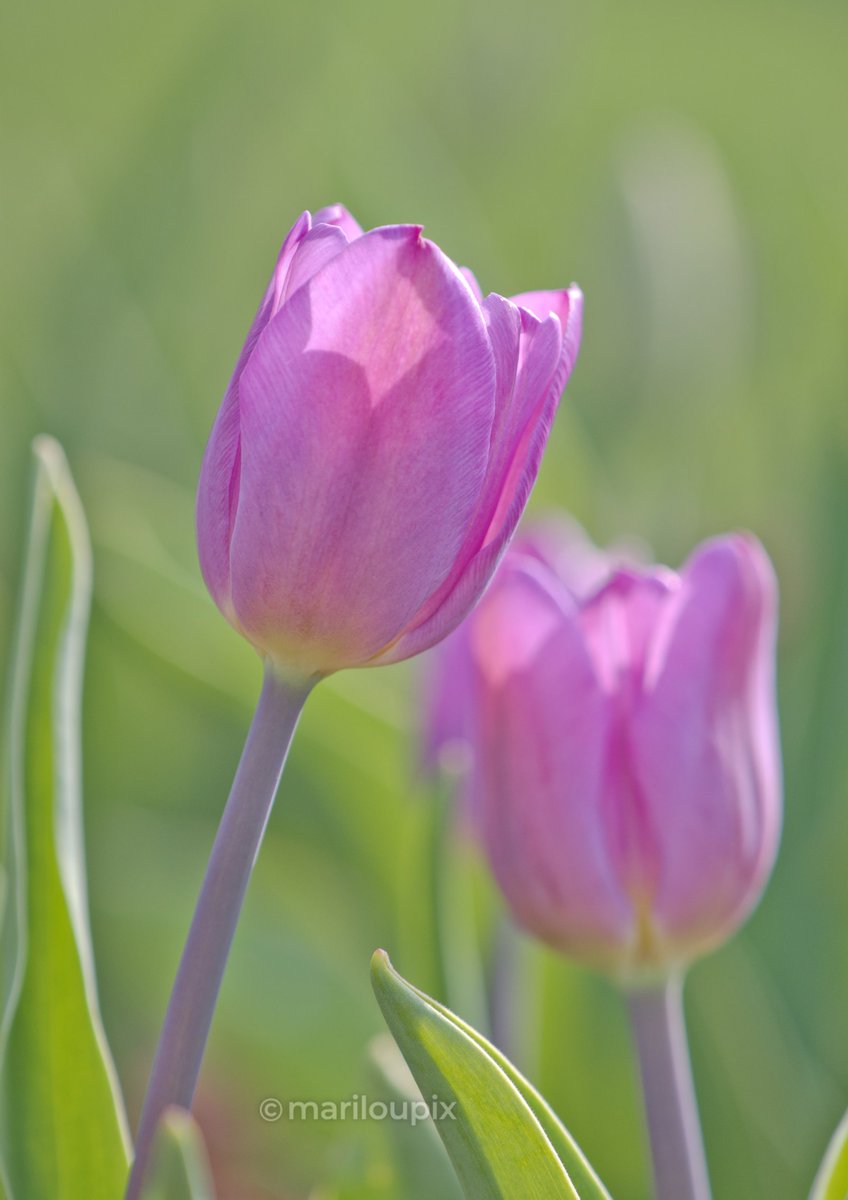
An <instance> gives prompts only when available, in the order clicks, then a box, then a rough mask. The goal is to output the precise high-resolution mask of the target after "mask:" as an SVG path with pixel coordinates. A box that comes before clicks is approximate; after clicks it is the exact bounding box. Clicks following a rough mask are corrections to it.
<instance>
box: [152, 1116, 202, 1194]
mask: <svg viewBox="0 0 848 1200" xmlns="http://www.w3.org/2000/svg"><path fill="white" fill-rule="evenodd" d="M213 1197H214V1192H213V1189H212V1177H211V1175H210V1172H209V1163H208V1160H207V1158H206V1149H205V1147H204V1145H203V1138H202V1136H201V1134H200V1130H199V1129H198V1127H197V1125H196V1124H195V1122H194V1121H193V1120H192V1118H191V1115H190V1114H189V1113H187V1112H186V1111H185V1110H184V1109H181V1108H170V1109H168V1111H167V1112H166V1113H165V1115H164V1116H163V1117H162V1120H161V1122H160V1123H159V1129H158V1131H157V1134H156V1142H155V1144H154V1147H153V1156H152V1159H151V1165H150V1175H149V1178H148V1181H147V1183H146V1184H145V1187H144V1191H143V1192H142V1200H213Z"/></svg>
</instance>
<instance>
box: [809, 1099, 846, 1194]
mask: <svg viewBox="0 0 848 1200" xmlns="http://www.w3.org/2000/svg"><path fill="white" fill-rule="evenodd" d="M810 1200H848V1113H846V1114H845V1116H844V1117H843V1118H842V1122H841V1124H840V1126H839V1128H838V1129H837V1130H836V1133H835V1134H834V1135H833V1137H832V1139H831V1142H830V1145H829V1146H828V1148H827V1153H826V1154H825V1156H824V1159H823V1161H822V1165H821V1166H820V1167H819V1173H818V1175H816V1179H815V1183H814V1184H813V1190H812V1192H810Z"/></svg>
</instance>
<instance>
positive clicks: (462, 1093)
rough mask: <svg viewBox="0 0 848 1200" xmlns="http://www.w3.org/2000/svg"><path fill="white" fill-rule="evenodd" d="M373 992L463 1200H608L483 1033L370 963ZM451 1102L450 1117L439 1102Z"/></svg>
mask: <svg viewBox="0 0 848 1200" xmlns="http://www.w3.org/2000/svg"><path fill="white" fill-rule="evenodd" d="M372 980H373V984H374V991H375V993H376V995H377V999H378V1001H379V1003H380V1007H381V1008H382V1010H383V1015H384V1016H385V1018H386V1021H387V1023H388V1025H389V1028H390V1029H391V1031H392V1034H393V1035H394V1038H395V1040H396V1042H397V1043H398V1045H399V1047H400V1049H401V1051H402V1052H403V1055H404V1057H405V1058H406V1061H407V1062H408V1064H409V1067H410V1069H411V1071H412V1074H413V1075H414V1076H415V1079H416V1082H417V1083H418V1086H419V1088H420V1089H421V1093H422V1095H423V1096H424V1097H425V1098H426V1099H428V1100H433V1101H434V1107H435V1110H436V1114H437V1116H441V1118H442V1119H437V1121H436V1128H437V1129H438V1132H439V1134H440V1136H441V1138H442V1140H443V1141H444V1143H445V1146H446V1148H447V1151H448V1154H449V1155H450V1157H451V1159H452V1161H453V1164H454V1167H455V1169H456V1172H457V1174H458V1176H459V1179H460V1182H461V1183H462V1186H463V1189H464V1191H465V1194H466V1196H467V1197H468V1198H469V1200H512V1198H513V1197H515V1196H522V1197H523V1198H525V1200H535V1198H536V1197H538V1200H556V1198H557V1197H564V1198H567V1200H601V1198H603V1200H608V1193H607V1192H606V1190H605V1189H604V1188H603V1185H602V1184H601V1183H600V1181H599V1180H598V1179H597V1176H596V1175H595V1174H594V1172H593V1171H592V1169H591V1167H590V1166H589V1164H588V1163H587V1162H586V1160H585V1158H584V1157H583V1155H582V1154H581V1152H580V1150H579V1149H578V1148H577V1146H576V1145H575V1143H574V1141H573V1139H572V1138H571V1137H570V1135H569V1134H568V1133H567V1132H566V1130H565V1129H564V1128H563V1127H562V1125H561V1124H560V1122H559V1121H558V1119H557V1118H556V1116H555V1115H554V1114H553V1112H552V1111H551V1109H550V1108H549V1107H548V1105H547V1104H546V1103H545V1101H544V1100H543V1099H542V1098H541V1096H539V1095H538V1093H537V1092H535V1090H534V1089H533V1088H532V1087H531V1086H530V1084H529V1083H527V1081H526V1080H524V1079H523V1078H522V1077H521V1076H520V1075H519V1073H518V1072H517V1071H516V1070H515V1068H514V1067H512V1066H511V1064H509V1063H508V1062H507V1060H506V1059H505V1058H504V1057H503V1056H502V1055H501V1054H500V1053H499V1052H498V1051H497V1050H496V1049H495V1048H494V1047H493V1046H491V1045H490V1044H489V1043H488V1042H487V1041H486V1040H485V1038H483V1037H482V1036H481V1035H480V1034H478V1033H476V1032H475V1031H474V1030H473V1029H471V1028H470V1026H468V1025H466V1024H465V1023H464V1022H462V1021H460V1020H459V1019H458V1018H457V1017H456V1016H454V1014H453V1013H451V1012H449V1011H448V1010H447V1009H445V1008H444V1007H443V1006H442V1005H440V1004H438V1003H437V1002H436V1001H434V1000H432V999H431V998H430V997H428V996H425V995H424V993H423V992H420V991H418V989H417V988H414V987H412V986H411V985H410V984H408V983H407V982H406V981H405V980H404V979H402V978H401V977H400V975H398V974H397V972H396V971H395V970H394V969H393V967H392V966H391V964H390V962H389V959H388V956H387V955H386V954H385V953H384V952H383V951H379V950H378V951H377V953H376V954H375V955H374V958H373V960H372ZM452 1104H453V1105H455V1107H454V1109H453V1115H452V1116H446V1115H445V1114H444V1109H443V1108H442V1105H448V1106H450V1105H452Z"/></svg>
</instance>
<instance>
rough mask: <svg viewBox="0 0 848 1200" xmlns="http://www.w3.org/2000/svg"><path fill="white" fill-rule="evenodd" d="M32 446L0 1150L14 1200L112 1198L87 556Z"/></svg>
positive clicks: (42, 446) (7, 851)
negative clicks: (86, 696) (89, 772)
mask: <svg viewBox="0 0 848 1200" xmlns="http://www.w3.org/2000/svg"><path fill="white" fill-rule="evenodd" d="M34 449H35V459H36V473H35V487H34V495H33V503H32V514H31V522H30V530H29V540H28V546H27V559H26V566H25V572H24V582H23V591H22V596H21V604H20V615H19V619H18V629H17V641H16V648H15V654H14V659H13V668H12V683H11V695H10V714H9V723H8V735H7V745H6V751H7V753H6V756H5V758H6V765H5V772H4V793H5V802H6V814H5V815H6V822H5V824H6V832H5V844H4V862H5V875H6V895H5V906H4V912H3V925H2V974H3V978H2V983H3V988H2V1024H0V1056H1V1057H0V1102H1V1103H2V1109H0V1160H2V1163H3V1167H4V1168H5V1174H6V1177H7V1178H6V1182H7V1190H8V1192H9V1200H115V1198H116V1197H117V1196H120V1194H121V1191H122V1189H123V1185H124V1182H125V1179H126V1171H127V1144H128V1139H127V1137H126V1132H125V1120H124V1114H123V1108H122V1104H121V1100H120V1095H119V1092H118V1088H117V1084H116V1080H115V1073H114V1069H113V1066H112V1062H111V1059H110V1056H109V1051H108V1048H107V1046H106V1040H105V1036H104V1033H103V1029H102V1026H101V1022H100V1017H99V1013H98V1005H97V995H96V989H95V980H94V964H93V956H92V949H91V939H90V934H89V928H88V911H87V899H86V881H85V866H84V856H83V837H82V822H81V806H80V728H79V727H80V705H81V690H82V667H83V655H84V649H85V637H86V628H87V622H88V612H89V597H90V588H91V555H90V550H89V543H88V536H87V532H86V527H85V521H84V518H83V515H82V511H81V508H80V504H79V499H78V497H77V494H76V491H75V489H74V486H73V482H72V480H71V478H70V474H69V472H68V469H67V464H66V462H65V458H64V455H63V453H62V450H61V449H60V447H59V446H58V445H57V444H56V443H55V442H53V441H52V440H50V439H47V438H40V439H38V441H37V442H36V443H35V447H34Z"/></svg>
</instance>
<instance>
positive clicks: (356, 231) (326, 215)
mask: <svg viewBox="0 0 848 1200" xmlns="http://www.w3.org/2000/svg"><path fill="white" fill-rule="evenodd" d="M312 224H313V225H335V226H336V227H337V228H338V229H341V231H342V233H343V234H344V235H345V237H346V238H347V240H348V241H349V242H355V241H356V239H357V238H361V237H362V227H361V226H360V224H359V222H358V221H356V220H354V218H353V217H352V216H351V215H350V213H349V212H348V211H347V209H346V208H345V206H344V205H343V204H328V205H327V207H326V208H319V209H318V211H317V213H316V214H315V216H314V217H313V218H312Z"/></svg>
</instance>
